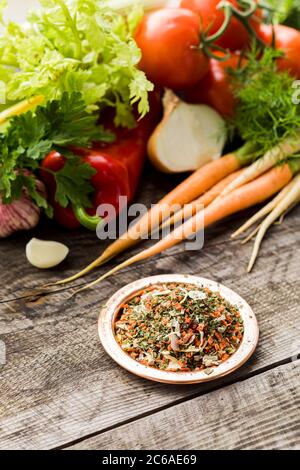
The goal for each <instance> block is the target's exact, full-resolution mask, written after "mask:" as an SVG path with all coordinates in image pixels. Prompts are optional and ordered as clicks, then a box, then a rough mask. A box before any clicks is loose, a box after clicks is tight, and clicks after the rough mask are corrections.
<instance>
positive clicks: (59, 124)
mask: <svg viewBox="0 0 300 470" xmlns="http://www.w3.org/2000/svg"><path fill="white" fill-rule="evenodd" d="M97 120H98V115H97V114H89V113H87V111H86V104H85V103H84V101H83V100H82V97H81V94H80V93H72V94H70V95H69V94H68V93H64V94H63V96H62V98H61V99H60V100H53V101H49V102H48V103H47V105H46V106H39V107H38V108H36V110H35V111H34V112H33V111H28V112H27V113H25V114H23V115H21V116H16V117H14V118H12V119H11V120H10V122H9V124H8V126H7V127H6V129H4V130H3V132H2V133H0V191H1V196H2V200H3V202H4V203H10V202H11V201H13V200H14V199H18V198H19V197H20V195H21V193H22V189H23V188H24V187H26V188H27V190H28V192H29V194H30V196H31V198H32V199H33V200H34V201H35V203H36V204H37V205H38V206H39V207H41V208H43V209H44V210H45V211H46V212H47V213H48V215H51V208H50V207H49V205H48V202H47V200H46V198H45V197H43V196H42V195H41V194H40V193H39V192H38V191H37V190H36V184H35V180H34V177H33V176H32V175H31V174H30V173H29V172H30V171H31V172H35V171H36V170H38V169H39V168H40V164H41V160H42V159H43V158H44V157H45V155H47V153H48V152H50V151H51V150H58V151H59V152H61V153H63V154H64V156H65V157H66V159H67V161H66V165H65V166H64V168H62V169H61V170H60V171H58V172H56V173H53V176H54V177H55V179H56V185H57V190H56V195H55V198H56V201H57V202H59V203H60V204H61V205H62V206H63V207H66V206H67V205H68V204H69V202H71V203H75V204H80V205H83V206H85V207H89V205H90V199H89V195H90V193H91V192H92V190H93V188H92V186H91V183H90V179H91V177H92V176H93V175H94V174H95V170H94V169H93V168H91V167H90V166H89V165H88V164H86V163H84V162H82V161H81V159H80V158H79V157H77V156H75V155H74V154H73V153H72V152H71V151H70V150H69V147H70V146H85V147H88V146H89V145H90V143H91V142H92V141H93V140H101V141H107V142H109V141H112V140H113V139H114V136H113V134H111V133H108V132H106V131H104V129H103V128H102V127H101V126H99V125H97ZM28 170H29V172H28Z"/></svg>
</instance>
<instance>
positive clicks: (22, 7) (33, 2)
mask: <svg viewBox="0 0 300 470" xmlns="http://www.w3.org/2000/svg"><path fill="white" fill-rule="evenodd" d="M7 3H8V7H7V10H6V14H5V17H6V18H9V19H11V20H13V21H24V20H25V18H26V11H27V10H28V9H30V8H35V7H36V6H37V5H38V4H39V2H38V0H8V2H7Z"/></svg>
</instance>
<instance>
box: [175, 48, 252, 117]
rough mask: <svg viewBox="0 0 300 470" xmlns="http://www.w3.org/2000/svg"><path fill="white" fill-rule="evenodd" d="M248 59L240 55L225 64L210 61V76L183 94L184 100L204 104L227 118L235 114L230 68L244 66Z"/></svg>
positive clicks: (214, 60) (233, 56)
mask: <svg viewBox="0 0 300 470" xmlns="http://www.w3.org/2000/svg"><path fill="white" fill-rule="evenodd" d="M245 62H246V59H241V57H240V55H239V54H234V55H232V56H231V57H230V58H229V59H227V60H226V61H224V62H220V61H219V60H216V59H211V60H210V67H209V72H208V74H207V75H206V76H205V77H204V78H203V79H202V80H201V81H200V82H199V83H198V84H197V85H195V86H194V87H192V88H190V89H187V90H185V91H184V92H183V99H184V100H185V101H187V102H189V103H203V104H207V105H209V106H212V107H213V108H215V109H216V110H217V111H218V112H219V113H220V114H222V115H223V116H225V117H230V116H232V115H233V114H234V110H235V98H234V93H233V89H232V84H231V82H230V76H229V73H228V69H229V68H233V69H236V68H237V67H238V66H241V67H242V66H243V64H245Z"/></svg>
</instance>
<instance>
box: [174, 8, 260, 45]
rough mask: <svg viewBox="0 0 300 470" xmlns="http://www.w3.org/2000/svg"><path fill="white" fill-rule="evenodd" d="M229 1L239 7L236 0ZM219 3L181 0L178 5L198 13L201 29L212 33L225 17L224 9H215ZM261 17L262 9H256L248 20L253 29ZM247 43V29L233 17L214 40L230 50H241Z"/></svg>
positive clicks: (257, 26)
mask: <svg viewBox="0 0 300 470" xmlns="http://www.w3.org/2000/svg"><path fill="white" fill-rule="evenodd" d="M229 1H230V3H232V5H233V6H234V7H236V8H241V7H240V6H239V3H238V1H237V0H229ZM219 3H220V0H181V3H180V6H181V7H182V8H187V9H189V10H192V11H194V12H196V13H198V14H199V15H200V17H201V23H202V28H203V30H204V31H208V33H209V34H214V33H216V32H217V31H218V30H219V29H220V28H221V26H222V24H223V22H224V19H225V15H224V9H222V8H221V9H217V6H218V5H219ZM261 19H262V11H261V10H259V9H258V10H257V11H256V12H255V14H254V15H253V16H252V17H251V19H250V21H249V23H250V25H251V27H252V28H253V29H254V31H257V29H258V28H259V26H260V23H261ZM249 43H250V41H249V33H248V31H247V30H246V28H245V27H244V26H243V24H242V23H241V22H240V21H239V20H238V19H237V18H235V17H233V18H232V19H231V21H230V24H229V26H228V28H227V30H226V31H225V33H224V34H223V35H222V36H221V37H220V39H218V40H217V41H216V44H217V45H219V46H221V47H224V48H225V49H231V50H232V51H238V50H241V49H243V48H244V47H247V46H248V45H249Z"/></svg>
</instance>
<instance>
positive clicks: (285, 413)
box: [69, 361, 300, 450]
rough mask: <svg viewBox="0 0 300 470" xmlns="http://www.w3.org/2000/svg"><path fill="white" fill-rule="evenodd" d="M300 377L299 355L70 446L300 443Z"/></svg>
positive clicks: (237, 446) (195, 446)
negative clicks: (254, 374)
mask: <svg viewBox="0 0 300 470" xmlns="http://www.w3.org/2000/svg"><path fill="white" fill-rule="evenodd" d="M299 381H300V361H297V362H294V363H292V364H288V365H284V366H281V367H278V368H276V369H273V370H270V371H268V372H265V373H263V374H260V375H258V376H255V377H253V378H250V379H248V380H246V381H244V382H238V383H236V384H233V385H230V386H228V387H225V388H222V389H221V390H217V391H214V392H211V393H210V394H208V395H204V396H201V397H197V398H194V399H193V400H189V401H187V402H184V403H181V404H178V405H176V406H173V407H171V408H168V409H166V410H163V411H160V412H159V413H155V414H152V415H150V416H148V417H145V418H143V419H139V420H137V421H133V422H132V423H129V424H126V425H125V426H121V427H118V428H115V429H113V430H111V431H108V432H105V433H103V434H99V435H97V436H95V437H92V438H90V439H87V440H84V441H83V442H81V443H78V444H76V445H74V446H71V447H69V449H73V450H74V449H75V450H76V449H81V450H82V449H94V450H95V449H101V450H106V449H115V450H117V449H118V450H124V449H132V450H137V449H160V450H165V449H170V450H171V449H184V450H188V449H191V450H196V449H197V450H198V449H199V450H201V449H225V450H230V449H246V450H249V449H252V450H253V449H300V414H299V406H300V388H299Z"/></svg>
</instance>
